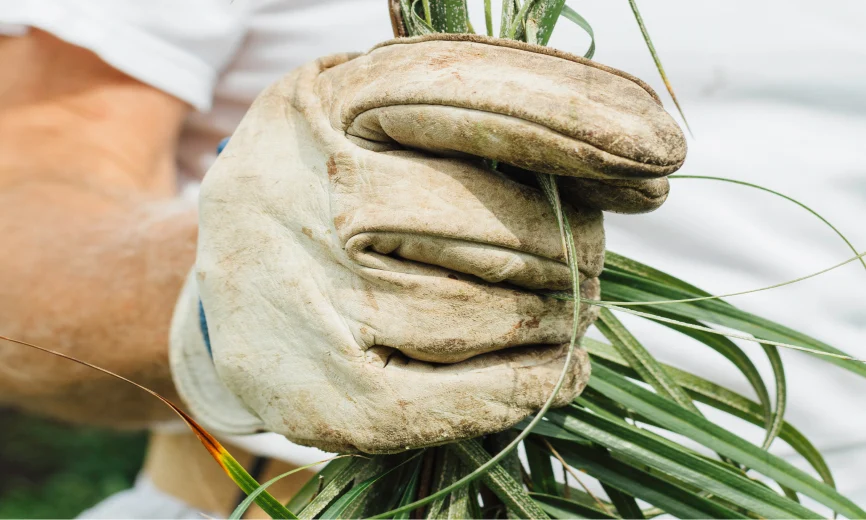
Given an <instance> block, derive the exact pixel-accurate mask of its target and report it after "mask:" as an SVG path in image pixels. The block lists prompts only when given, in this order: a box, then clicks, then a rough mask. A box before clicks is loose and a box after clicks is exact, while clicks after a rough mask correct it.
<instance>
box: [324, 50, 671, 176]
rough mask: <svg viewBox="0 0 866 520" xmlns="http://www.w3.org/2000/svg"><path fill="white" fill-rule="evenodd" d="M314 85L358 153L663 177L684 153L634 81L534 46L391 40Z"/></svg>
mask: <svg viewBox="0 0 866 520" xmlns="http://www.w3.org/2000/svg"><path fill="white" fill-rule="evenodd" d="M318 81H319V89H318V92H319V95H320V96H322V97H323V98H325V103H326V106H327V107H328V108H326V110H328V113H329V117H330V121H331V126H333V127H334V128H336V129H338V130H340V131H343V132H345V133H346V135H347V136H349V137H350V138H352V139H353V141H354V142H356V143H357V144H360V145H361V146H367V147H368V148H370V149H381V147H382V146H387V145H401V146H404V147H410V148H420V149H423V150H427V151H431V152H435V153H438V154H445V155H454V154H472V155H477V156H483V157H488V158H491V159H495V160H497V161H501V162H504V163H509V164H514V165H517V166H519V167H521V168H526V169H529V170H533V171H540V172H545V173H552V174H557V175H565V176H574V177H586V178H595V179H608V178H621V179H646V178H655V177H659V176H664V175H667V174H670V173H672V172H673V171H675V170H677V169H678V168H679V167H680V166H681V165H682V163H683V160H684V158H685V151H686V144H685V139H684V136H683V134H682V131H681V130H680V129H679V127H678V126H677V125H676V123H675V122H674V120H673V119H672V118H671V117H670V116H669V115H668V114H667V113H666V112H665V111H664V109H663V108H662V106H661V104H660V102H659V100H658V97H657V96H656V95H655V93H654V92H652V90H651V89H650V88H649V87H648V86H647V85H646V84H644V83H642V82H640V81H639V80H637V79H635V78H633V77H631V76H629V75H627V74H625V73H623V72H620V71H617V70H614V69H611V68H608V67H604V66H602V65H599V64H597V63H595V62H592V61H589V60H585V59H583V58H578V57H576V56H571V55H568V54H565V53H561V52H557V51H552V50H550V49H546V48H543V47H539V46H533V45H527V44H520V43H516V42H509V41H506V40H499V39H488V38H484V37H478V36H441V35H439V36H430V37H423V38H412V39H399V40H393V41H391V42H386V43H385V44H383V45H382V46H380V47H378V48H376V49H374V50H373V51H371V52H370V53H368V54H366V55H364V56H361V57H359V58H356V59H354V60H351V61H349V62H348V63H345V64H343V65H342V66H337V67H333V68H331V69H329V70H327V71H325V72H323V73H322V74H321V76H320V77H319V80H318Z"/></svg>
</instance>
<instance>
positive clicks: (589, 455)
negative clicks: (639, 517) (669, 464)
mask: <svg viewBox="0 0 866 520" xmlns="http://www.w3.org/2000/svg"><path fill="white" fill-rule="evenodd" d="M551 443H552V444H554V445H555V446H556V449H557V450H558V451H559V452H560V454H561V455H562V457H563V458H564V459H565V460H566V461H567V462H568V464H569V465H570V466H572V467H574V468H577V469H580V470H582V471H584V472H586V473H587V474H588V475H591V476H593V477H595V478H597V479H598V480H599V481H601V482H604V483H606V484H608V485H610V486H612V487H615V488H617V489H619V490H620V491H622V492H624V493H628V494H629V495H631V496H634V497H637V498H639V499H641V500H644V501H645V502H647V503H650V504H652V505H655V506H657V507H659V508H661V509H663V510H664V511H666V512H668V513H669V514H672V515H674V516H677V517H680V518H745V517H744V516H743V515H742V514H740V513H737V512H736V511H734V510H732V509H729V508H727V507H725V506H722V505H720V504H717V503H715V502H712V501H710V500H708V499H706V498H704V497H702V496H700V495H698V494H696V493H693V492H691V491H689V490H687V489H684V488H682V487H679V486H677V485H676V484H674V483H672V482H668V481H666V480H663V479H661V478H658V477H656V476H654V475H652V474H650V473H647V472H646V471H644V470H643V469H641V468H638V467H634V466H630V465H628V464H626V463H625V462H622V461H620V460H617V459H614V458H613V457H611V456H610V454H609V453H608V452H607V451H606V450H604V449H599V448H593V447H587V446H582V445H581V444H579V443H573V442H561V441H551Z"/></svg>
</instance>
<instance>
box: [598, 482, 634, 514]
mask: <svg viewBox="0 0 866 520" xmlns="http://www.w3.org/2000/svg"><path fill="white" fill-rule="evenodd" d="M601 485H602V487H603V488H604V492H605V493H607V496H608V498H610V501H611V502H613V505H614V507H616V512H617V513H619V516H621V517H622V518H643V517H644V516H643V511H641V508H640V506H638V505H637V501H635V499H634V497H633V496H631V495H629V494H628V493H623V492H622V491H620V490H619V489H617V488H615V487H613V486H611V485H608V484H605V483H604V482H602V483H601Z"/></svg>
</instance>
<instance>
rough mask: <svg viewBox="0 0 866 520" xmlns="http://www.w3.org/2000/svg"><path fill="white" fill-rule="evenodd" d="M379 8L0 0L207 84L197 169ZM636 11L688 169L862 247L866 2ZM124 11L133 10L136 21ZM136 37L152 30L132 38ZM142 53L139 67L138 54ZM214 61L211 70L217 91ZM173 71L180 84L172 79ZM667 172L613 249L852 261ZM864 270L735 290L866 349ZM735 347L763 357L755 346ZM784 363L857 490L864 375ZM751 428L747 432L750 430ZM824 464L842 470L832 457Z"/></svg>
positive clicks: (714, 280) (708, 369)
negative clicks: (246, 117)
mask: <svg viewBox="0 0 866 520" xmlns="http://www.w3.org/2000/svg"><path fill="white" fill-rule="evenodd" d="M109 3H110V4H111V6H112V7H111V8H102V7H100V8H99V9H98V11H99V12H100V13H101V15H102V17H101V18H100V19H99V20H93V21H92V26H91V27H93V29H92V30H91V29H88V28H87V27H86V26H82V25H80V24H77V23H72V21H73V20H75V17H73V16H71V15H70V13H71V12H72V11H73V10H75V9H78V10H79V11H80V12H87V11H88V10H87V8H86V6H101V5H102V4H109ZM495 3H496V2H494V4H495ZM475 4H480V2H473V3H472V6H471V7H472V8H477V6H476V5H475ZM139 5H147V6H148V9H150V10H152V11H151V15H153V16H159V19H158V20H157V21H154V20H155V19H153V18H152V19H151V22H149V23H148V22H145V21H144V19H142V18H140V16H141V11H142V8H140V7H137V6H139ZM383 5H384V0H355V1H342V2H338V1H318V2H316V1H313V0H308V1H301V0H297V1H290V0H273V1H271V2H254V1H249V0H234V2H229V1H228V0H218V1H217V0H214V1H213V2H204V1H200V2H193V1H192V0H185V1H183V2H169V1H168V0H164V1H163V2H160V3H157V2H145V3H141V2H133V1H131V0H127V1H122V0H112V1H109V0H105V1H104V2H99V3H97V2H95V1H90V2H87V1H84V0H79V1H73V0H54V1H50V2H49V1H38V0H26V1H20V0H3V1H0V21H2V22H8V23H13V22H14V23H23V24H32V25H37V26H41V27H43V28H46V29H47V30H50V31H52V32H55V34H58V35H59V36H61V37H64V38H66V39H69V40H70V41H75V42H80V44H83V45H86V46H89V47H90V48H92V49H94V50H96V51H97V52H99V53H100V54H101V55H103V56H108V55H109V54H110V53H111V52H118V49H124V48H127V49H132V51H130V54H132V53H134V54H135V55H137V56H139V58H138V59H132V58H129V59H125V61H123V62H122V63H121V62H120V61H122V60H118V61H117V62H113V64H114V65H115V66H117V67H119V68H120V69H121V70H124V71H126V72H127V73H130V74H132V75H135V76H136V77H138V78H139V79H142V80H143V81H147V82H149V83H151V84H154V85H156V86H160V87H161V88H166V89H167V91H169V92H172V93H173V94H175V95H177V96H179V97H181V98H183V99H185V100H187V101H188V102H190V103H191V104H193V105H195V106H199V107H202V108H204V107H206V106H207V104H208V98H209V96H208V93H212V96H213V97H212V99H213V109H212V110H211V111H210V112H208V113H201V114H196V115H194V116H192V117H191V118H190V122H189V125H188V129H187V131H186V132H185V133H184V136H183V141H182V143H181V149H180V153H179V163H180V166H181V170H182V172H183V173H185V174H188V175H192V176H200V175H201V174H202V173H203V172H204V170H205V169H206V168H207V165H209V164H210V162H211V161H212V157H213V148H214V146H215V144H216V142H217V141H218V139H219V138H220V137H221V136H223V135H228V134H229V133H230V131H231V130H232V129H233V128H234V126H235V125H236V124H237V122H238V121H239V119H240V117H241V115H242V114H243V112H244V110H245V108H246V106H247V105H248V104H249V103H250V102H251V100H252V99H253V97H254V96H255V94H256V93H257V92H258V91H259V90H260V89H261V88H263V87H264V86H265V85H267V84H268V83H269V82H271V81H272V80H273V79H275V78H276V77H278V76H279V75H281V74H282V73H284V72H286V71H288V70H290V69H292V68H294V67H295V66H297V65H299V64H300V63H303V62H305V61H308V60H309V59H311V58H314V57H317V56H320V55H324V54H328V53H330V52H332V51H335V50H364V49H365V48H367V47H369V46H371V45H372V44H373V43H374V42H376V41H379V40H383V39H385V38H387V37H388V36H389V35H390V27H389V25H388V20H387V16H386V15H385V14H384V6H383ZM82 6H84V7H82ZM157 6H159V7H157ZM226 6H229V9H237V10H240V11H241V12H243V13H244V14H243V15H240V14H239V15H237V16H238V17H239V18H237V19H240V20H242V23H241V26H242V32H243V33H244V34H245V36H244V39H243V43H242V45H241V46H240V47H239V48H237V49H236V51H235V52H234V54H233V55H230V53H229V55H223V54H221V53H219V52H214V51H215V49H218V48H221V47H222V48H231V47H232V45H234V43H233V42H234V41H235V40H234V39H235V38H236V37H237V36H236V33H235V32H234V30H233V29H229V28H228V27H229V26H230V25H231V24H228V23H226V22H225V21H222V22H220V21H219V20H220V19H221V18H220V13H223V12H224V10H225V8H226ZM641 6H642V9H643V14H644V18H645V21H646V23H647V25H648V27H649V30H650V31H651V33H652V35H653V37H654V40H655V43H656V48H657V49H658V50H659V52H660V53H661V54H662V58H663V60H664V64H665V66H666V68H667V72H668V75H669V76H670V78H671V81H672V82H673V84H674V86H675V87H676V89H677V92H678V95H679V97H680V101H681V102H682V104H683V106H684V108H685V109H686V112H687V115H688V117H689V121H690V123H691V124H692V128H693V129H694V131H695V134H696V136H697V139H695V140H692V141H691V142H690V151H689V158H688V160H687V162H686V166H685V168H684V170H683V173H693V174H710V175H712V174H717V175H725V176H730V177H735V178H739V179H745V180H751V181H754V182H757V183H760V184H764V185H767V186H769V187H775V188H778V189H780V190H781V191H783V192H786V193H788V194H790V195H793V196H795V197H797V198H799V199H801V200H803V201H805V202H807V203H809V204H811V205H812V206H813V207H814V208H815V209H817V210H818V211H820V212H822V213H823V214H824V215H825V216H827V217H828V218H829V219H830V220H831V221H833V222H835V223H836V224H837V225H838V226H839V227H840V228H841V229H843V230H844V231H845V232H846V233H847V234H848V235H849V236H850V238H851V239H852V240H853V241H854V243H855V244H856V245H858V247H861V248H863V247H864V244H866V228H863V227H862V223H863V222H866V180H864V179H866V176H864V166H863V161H862V152H861V150H862V146H863V142H864V138H866V67H864V66H863V63H864V59H866V33H864V32H863V31H862V20H863V19H864V17H866V3H864V2H862V0H831V1H828V2H823V3H821V5H820V8H817V7H816V4H815V3H814V2H806V1H805V0H792V1H789V2H785V3H784V5H783V6H782V5H781V4H779V3H778V2H753V1H748V0H736V1H734V0H712V1H710V0H707V1H702V2H690V1H686V0H655V1H653V2H643V3H642V4H641ZM574 7H575V8H577V9H579V11H580V12H581V13H582V14H583V15H584V16H585V17H586V18H587V19H588V20H589V21H590V22H591V23H592V25H593V27H594V29H595V32H596V35H597V36H598V52H597V54H596V59H597V60H599V61H601V62H602V63H606V64H608V65H611V66H615V67H618V68H621V69H623V70H626V71H629V72H631V73H633V74H636V75H638V76H639V77H641V78H643V79H645V80H647V81H649V82H650V83H651V84H653V86H654V87H656V88H657V90H659V91H660V92H662V91H663V90H664V89H663V85H662V84H661V82H660V81H659V80H658V79H657V74H656V72H655V71H654V70H653V64H652V61H651V60H650V58H649V56H648V54H647V52H646V49H645V46H644V43H643V42H642V41H641V39H640V34H639V31H638V29H637V27H636V25H635V23H634V21H633V19H632V18H631V14H630V12H629V10H628V6H627V4H626V3H625V2H580V3H579V5H574ZM51 9H54V10H57V9H66V11H65V13H66V14H67V16H65V17H63V20H64V21H68V23H60V22H58V21H57V20H58V17H57V16H56V15H55V16H54V17H52V19H53V20H55V22H54V25H53V26H51V27H48V26H47V25H46V22H41V21H40V20H42V19H43V17H51V15H47V14H45V12H46V11H48V10H51ZM91 10H92V9H91ZM135 12H138V13H139V14H138V15H137V16H138V17H132V15H131V13H135ZM475 13H476V14H477V10H476V11H475ZM322 15H324V16H322ZM237 19H236V20H237ZM474 19H475V20H476V23H475V26H476V28H481V27H483V22H481V20H482V18H480V17H478V16H475V18H474ZM213 20H216V22H214V21H213ZM121 22H125V23H126V24H127V28H132V29H136V31H133V30H126V31H118V32H117V33H115V34H114V36H115V37H114V38H113V39H111V40H107V39H102V40H96V39H92V40H87V39H86V36H87V35H88V34H92V33H94V32H97V31H96V30H97V29H98V30H100V31H108V30H110V28H112V27H117V26H118V24H120V23H121ZM167 27H173V28H174V31H175V33H174V34H172V33H171V32H170V31H168V32H167V31H166V29H165V28H167ZM220 28H222V29H220ZM220 30H223V31H224V33H225V36H224V39H223V40H221V41H220V40H219V38H217V40H211V41H210V43H209V44H206V45H204V46H198V47H196V46H190V45H188V40H189V39H191V38H194V37H195V35H196V34H197V33H199V32H200V31H205V32H206V33H207V34H211V35H213V34H214V33H218V32H219V31H220ZM136 32H140V33H144V34H145V35H146V36H147V38H141V39H136V38H134V37H132V36H130V35H133V34H135V33H136ZM118 33H119V34H118ZM148 40H149V41H153V40H155V41H157V42H160V43H157V44H155V45H157V46H158V47H160V48H165V47H167V48H169V49H172V52H170V53H168V54H166V55H164V54H161V53H158V52H155V53H150V52H147V49H148V47H147V46H146V45H145V44H143V43H142V42H143V41H148ZM587 43H588V38H586V37H585V36H584V35H582V34H581V33H580V32H579V30H577V29H575V28H573V27H571V26H570V25H569V24H568V23H567V22H562V24H561V26H560V27H559V28H557V30H556V32H555V33H554V35H553V39H552V41H551V45H553V46H555V47H558V48H562V49H566V50H573V51H580V50H581V49H583V48H585V46H586V44H587ZM142 45H144V46H142ZM140 46H141V47H140ZM223 46H225V47H223ZM173 53H178V54H180V55H182V56H187V57H189V60H190V63H204V64H207V65H204V66H201V67H196V66H190V67H188V70H201V71H202V72H201V76H199V77H196V78H192V77H191V75H190V74H184V73H182V72H180V73H177V74H176V73H175V72H176V71H177V70H178V68H179V65H178V63H179V62H176V61H173V60H172V59H171V58H170V57H168V56H169V55H171V54H173ZM130 54H128V55H126V56H130ZM141 59H145V60H149V61H150V63H151V65H148V66H146V67H145V66H143V65H141V64H139V63H137V62H138V61H140V60H141ZM139 68H140V69H141V70H139ZM180 68H183V67H180ZM205 69H209V70H208V71H207V72H205V71H204V70H205ZM211 70H212V71H215V72H216V73H219V72H220V71H221V74H220V75H219V80H218V81H217V82H216V84H215V86H214V84H213V75H212V74H213V72H211ZM173 83H177V85H175V86H174V87H170V86H169V84H173ZM181 83H182V84H181ZM209 88H212V89H213V90H212V91H209V90H208V89H209ZM184 93H187V94H184ZM669 108H671V109H673V107H672V106H671V107H669ZM672 182H673V189H672V194H671V197H670V198H669V200H668V203H667V205H666V206H665V207H664V208H663V209H662V210H660V211H658V212H656V213H654V214H651V215H648V216H645V217H641V218H627V219H626V218H618V217H617V216H610V217H609V218H608V226H607V227H608V246H609V247H610V248H611V249H612V250H615V251H618V252H620V253H623V254H627V255H630V256H633V257H636V258H639V259H641V260H644V261H646V262H647V263H650V264H651V265H654V266H657V267H659V268H662V269H664V270H667V271H669V272H674V273H677V274H679V275H680V276H682V277H683V278H685V279H686V280H688V281H690V282H693V283H696V284H698V285H700V286H702V287H704V288H706V289H708V290H710V291H714V292H728V291H732V290H739V289H746V288H752V287H757V286H762V285H767V284H770V283H775V282H779V281H782V280H785V279H789V278H793V277H796V276H799V275H802V274H806V273H808V272H811V271H814V270H817V269H819V268H823V267H826V266H829V265H831V264H833V263H835V262H836V261H838V260H841V259H843V258H846V257H848V256H849V255H850V253H849V252H848V251H847V250H846V249H845V247H844V245H842V244H841V242H839V241H838V239H836V238H834V237H833V235H832V234H831V232H830V231H828V230H827V229H826V228H824V227H822V226H820V225H819V224H818V223H816V221H814V220H813V219H812V218H811V217H810V216H808V215H807V214H805V213H804V212H803V211H802V210H799V209H797V208H796V207H794V206H793V205H790V204H789V203H786V202H784V201H779V200H776V199H774V198H772V197H771V196H769V195H766V194H761V193H752V192H751V191H749V190H748V189H746V188H740V187H734V186H724V185H719V184H711V183H708V182H707V181H687V180H681V181H672ZM860 269H861V270H862V268H860ZM864 276H866V275H864V273H862V272H859V271H858V268H857V267H856V266H855V265H851V266H848V267H846V268H844V269H841V270H839V271H837V272H834V273H830V274H827V275H824V276H822V277H820V278H818V279H816V280H812V281H809V282H804V283H802V284H800V285H798V286H794V287H789V288H785V289H778V290H775V291H770V292H767V293H763V294H760V295H754V296H748V297H742V298H738V299H736V300H734V302H735V303H737V304H740V305H742V306H744V307H745V308H747V309H750V310H754V311H758V312H760V313H761V314H763V315H767V316H768V317H770V318H774V319H777V320H778V321H781V322H782V323H785V324H788V325H791V326H793V327H795V328H797V329H800V330H803V331H804V332H807V333H811V334H813V335H815V336H817V337H819V338H821V339H823V340H825V341H827V342H829V343H831V344H833V345H835V346H837V347H839V348H842V349H845V350H846V351H848V352H850V353H852V354H854V355H858V356H860V357H866V347H864V346H863V345H862V339H863V337H864V326H866V325H864V324H866V311H864V307H863V298H862V289H861V287H862V284H864V283H866V279H864ZM652 330H653V332H655V329H652ZM658 334H659V335H658V338H659V339H658V341H653V342H648V343H649V347H650V348H651V349H653V351H654V352H656V353H658V354H659V355H660V356H661V357H662V358H663V359H665V360H669V361H673V362H675V363H677V364H679V365H681V366H684V367H686V368H688V369H690V370H696V371H698V372H699V373H701V374H703V375H706V376H708V377H710V378H711V379H713V380H715V381H718V382H721V383H724V384H726V385H730V386H732V387H733V388H736V389H738V390H740V391H742V392H744V393H749V390H748V388H747V387H746V385H745V383H744V381H743V380H742V378H741V377H740V376H738V375H737V373H736V372H735V371H733V370H732V369H730V367H729V366H728V364H727V363H726V362H725V361H724V360H722V359H721V358H719V357H718V356H716V355H714V354H712V353H710V352H708V351H707V349H705V348H700V347H697V348H691V347H692V345H691V344H690V343H689V342H687V341H685V340H682V339H679V338H678V339H677V340H676V341H673V342H668V341H665V340H664V339H663V338H667V337H668V336H663V335H662V333H661V332H659V333H658ZM745 348H747V349H749V352H754V353H755V354H756V355H755V358H756V359H760V354H759V352H758V351H757V349H756V348H755V347H754V346H751V345H745ZM784 357H785V360H786V367H787V371H788V381H789V391H790V399H789V406H788V418H789V419H790V420H791V422H793V423H794V424H796V425H797V426H798V427H799V428H801V429H802V430H803V432H804V433H805V434H806V435H807V436H808V437H809V438H811V439H812V440H814V441H815V442H816V443H817V444H818V446H819V447H820V448H822V449H824V450H825V451H827V450H829V452H831V453H834V454H836V453H849V454H850V455H847V456H839V457H836V456H834V457H832V460H831V466H832V468H833V469H834V470H835V473H836V476H837V480H838V481H839V483H840V488H841V490H842V491H843V492H845V491H853V490H854V489H857V488H860V489H861V490H862V489H863V488H864V487H866V482H864V479H862V478H861V476H860V475H861V474H862V469H861V468H863V467H866V453H864V450H862V449H858V447H859V446H862V445H864V444H866V434H864V433H863V432H864V431H866V415H864V414H863V413H862V405H861V403H860V396H862V395H864V391H866V381H864V380H863V379H861V378H858V377H856V376H853V375H850V374H848V373H846V372H844V371H842V370H840V369H838V368H836V367H834V366H833V365H830V364H827V363H823V362H821V361H819V360H816V359H815V358H812V357H808V356H805V355H801V354H798V353H788V352H786V353H784ZM761 366H762V368H763V367H764V366H765V364H762V365H761ZM732 427H733V426H732ZM749 435H751V438H757V437H756V435H757V433H756V432H755V431H751V432H750V433H749ZM781 447H782V446H781V443H780V445H779V448H780V449H781ZM834 460H846V461H847V462H848V464H846V465H845V466H841V465H834V464H833V461H834ZM861 492H862V491H861ZM861 496H863V495H861Z"/></svg>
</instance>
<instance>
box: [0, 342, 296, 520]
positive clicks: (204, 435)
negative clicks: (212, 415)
mask: <svg viewBox="0 0 866 520" xmlns="http://www.w3.org/2000/svg"><path fill="white" fill-rule="evenodd" d="M0 339H2V340H5V341H8V342H10V343H16V344H18V345H23V346H25V347H30V348H33V349H36V350H40V351H42V352H45V353H48V354H52V355H54V356H57V357H60V358H63V359H67V360H69V361H73V362H75V363H78V364H79V365H84V366H86V367H88V368H92V369H93V370H96V371H98V372H102V373H103V374H106V375H109V376H111V377H114V378H115V379H119V380H121V381H124V382H126V383H129V384H131V385H133V386H135V387H137V388H139V389H141V390H143V391H145V392H147V393H148V394H150V395H152V396H154V397H156V398H157V399H159V400H160V401H162V402H163V404H165V405H166V406H168V407H169V408H171V409H172V411H173V412H174V413H175V414H177V415H178V417H180V418H181V419H182V420H183V422H184V423H186V425H187V426H188V427H189V429H190V430H192V432H193V433H194V434H195V436H196V437H197V438H198V440H199V441H200V442H201V444H202V446H204V447H205V449H207V451H208V453H210V454H211V456H212V457H213V458H214V460H215V461H216V462H217V463H218V464H219V465H220V467H222V468H223V471H225V472H226V474H227V475H228V476H229V477H230V478H231V479H232V481H234V483H235V484H237V485H238V487H239V488H241V490H242V491H243V492H244V493H247V494H250V493H253V492H254V491H256V490H257V489H258V488H259V487H260V485H259V483H258V482H256V479H254V478H253V477H252V476H251V475H250V474H249V473H247V470H246V469H244V467H243V466H241V464H240V463H239V462H238V461H237V460H235V458H234V457H233V456H232V454H231V453H229V452H228V450H226V449H225V448H224V447H223V445H222V444H220V442H219V441H218V440H216V438H215V437H214V436H213V435H211V434H210V433H208V431H207V430H205V429H204V428H203V427H202V426H201V425H199V424H198V423H197V422H196V421H195V420H194V419H193V418H192V417H190V416H189V415H187V414H186V412H184V411H183V410H181V409H180V408H179V407H178V406H177V405H175V404H174V403H172V402H171V401H169V400H168V399H166V398H165V397H163V396H161V395H160V394H158V393H156V392H154V391H153V390H151V389H150V388H147V387H146V386H144V385H140V384H138V383H136V382H135V381H132V380H131V379H127V378H125V377H123V376H121V375H119V374H115V373H114V372H112V371H110V370H106V369H104V368H102V367H99V366H96V365H94V364H92V363H88V362H87V361H83V360H81V359H78V358H76V357H73V356H70V355H67V354H63V353H62V352H57V351H56V350H51V349H48V348H45V347H40V346H38V345H34V344H32V343H28V342H26V341H20V340H17V339H13V338H8V337H6V336H0ZM256 504H258V505H259V507H261V508H262V510H263V511H264V512H265V513H267V514H268V515H269V516H270V517H271V518H297V517H296V516H295V515H294V514H293V513H292V512H291V511H289V510H288V509H287V508H286V507H285V506H283V505H282V504H281V503H280V502H279V501H278V500H277V499H275V498H274V497H273V496H271V494H270V493H268V492H267V491H261V492H259V495H258V496H257V497H256Z"/></svg>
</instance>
